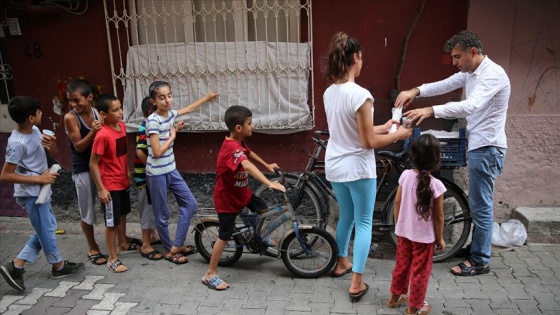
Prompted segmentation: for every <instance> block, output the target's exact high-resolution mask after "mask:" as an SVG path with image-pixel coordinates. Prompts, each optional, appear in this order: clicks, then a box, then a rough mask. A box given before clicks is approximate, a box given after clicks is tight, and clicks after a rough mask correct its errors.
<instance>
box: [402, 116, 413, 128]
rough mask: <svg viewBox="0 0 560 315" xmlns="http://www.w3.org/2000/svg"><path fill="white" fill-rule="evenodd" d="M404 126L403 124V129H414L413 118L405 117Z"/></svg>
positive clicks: (403, 119)
mask: <svg viewBox="0 0 560 315" xmlns="http://www.w3.org/2000/svg"><path fill="white" fill-rule="evenodd" d="M402 124H403V127H405V128H406V129H410V128H412V118H408V117H403V118H402Z"/></svg>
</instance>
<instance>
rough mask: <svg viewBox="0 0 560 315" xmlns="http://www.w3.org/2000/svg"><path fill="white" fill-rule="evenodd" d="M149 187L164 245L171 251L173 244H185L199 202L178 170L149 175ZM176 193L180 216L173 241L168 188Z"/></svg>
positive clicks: (157, 226) (157, 227)
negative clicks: (170, 232)
mask: <svg viewBox="0 0 560 315" xmlns="http://www.w3.org/2000/svg"><path fill="white" fill-rule="evenodd" d="M146 179H147V180H148V189H149V190H150V196H151V197H152V208H153V209H154V219H155V223H156V229H157V231H158V234H159V237H160V239H161V242H162V243H163V247H164V248H165V250H166V251H170V250H171V247H173V246H177V247H179V246H183V245H185V239H186V238H187V231H188V230H189V225H190V224H191V219H192V217H193V215H194V212H195V211H196V207H197V202H196V199H195V198H194V196H193V194H192V193H191V191H190V189H189V187H188V186H187V183H185V180H184V179H183V178H182V177H181V175H180V174H179V172H178V171H177V170H173V171H171V172H169V173H167V174H163V175H155V176H147V177H146ZM168 188H169V190H170V191H171V192H172V193H173V195H175V200H177V204H178V206H179V217H178V219H177V230H176V231H175V240H174V241H173V243H172V242H171V236H170V235H169V206H168V205H167V189H168Z"/></svg>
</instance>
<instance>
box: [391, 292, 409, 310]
mask: <svg viewBox="0 0 560 315" xmlns="http://www.w3.org/2000/svg"><path fill="white" fill-rule="evenodd" d="M406 301H408V295H406V294H403V295H401V296H399V298H398V299H397V300H396V301H395V302H390V301H389V300H387V302H385V305H386V306H387V307H388V308H397V307H399V306H401V305H402V304H404V303H405V302H406Z"/></svg>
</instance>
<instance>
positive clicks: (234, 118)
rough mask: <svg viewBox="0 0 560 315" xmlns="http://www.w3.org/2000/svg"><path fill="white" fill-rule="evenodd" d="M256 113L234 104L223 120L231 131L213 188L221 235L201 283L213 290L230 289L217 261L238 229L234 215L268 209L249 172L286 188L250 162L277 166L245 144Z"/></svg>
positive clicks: (250, 132) (219, 156)
mask: <svg viewBox="0 0 560 315" xmlns="http://www.w3.org/2000/svg"><path fill="white" fill-rule="evenodd" d="M252 116H253V113H252V112H251V111H250V110H249V109H248V108H247V107H244V106H231V107H230V108H228V109H227V110H226V113H225V117H224V121H225V123H226V126H227V128H228V130H229V136H226V138H225V139H224V142H223V143H222V147H221V148H220V152H219V153H218V162H217V165H216V186H215V187H214V206H215V208H216V212H217V213H218V220H219V236H218V240H216V243H215V244H214V248H213V252H212V258H211V259H210V264H209V265H208V270H207V271H206V274H205V275H204V276H203V277H202V283H203V284H204V285H206V286H208V287H209V288H211V289H214V290H217V291H222V290H226V289H227V288H229V286H230V285H229V283H226V282H225V281H223V280H222V279H220V277H219V276H218V270H217V269H218V262H219V260H220V256H221V255H222V251H223V250H224V247H225V245H226V242H227V240H228V239H230V238H231V236H232V234H233V232H234V230H235V218H236V217H237V214H238V213H239V212H240V211H241V210H242V209H243V208H245V207H247V208H249V209H250V210H251V211H253V212H257V213H262V212H264V211H266V209H267V205H266V203H265V202H264V201H263V200H262V199H260V198H258V197H257V196H255V195H254V194H253V192H252V191H251V189H249V187H248V186H247V185H248V184H249V174H251V175H252V176H253V177H255V178H256V179H257V180H259V181H260V182H262V183H263V184H265V185H267V186H268V187H269V188H272V189H277V190H280V191H286V189H285V188H284V186H282V184H280V183H278V182H271V181H270V180H268V178H266V176H264V174H263V173H262V172H261V171H260V170H259V169H258V168H257V167H256V166H255V164H253V163H252V162H251V161H249V158H250V159H252V160H253V161H256V162H258V163H259V164H261V165H262V166H264V167H265V168H266V169H268V170H269V171H271V172H273V171H274V169H275V168H277V167H278V165H277V164H276V163H272V164H268V163H266V162H265V161H264V160H263V159H261V158H260V157H259V156H258V155H257V154H256V153H255V152H254V151H251V149H250V148H249V146H247V144H246V143H245V138H246V137H250V136H251V134H252V133H253V119H252Z"/></svg>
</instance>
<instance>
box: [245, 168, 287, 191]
mask: <svg viewBox="0 0 560 315" xmlns="http://www.w3.org/2000/svg"><path fill="white" fill-rule="evenodd" d="M241 165H242V166H243V168H244V169H245V170H246V171H247V173H249V174H251V176H253V177H254V178H256V179H257V180H258V181H259V182H261V183H263V184H265V185H266V187H268V188H272V189H276V190H280V191H282V192H285V191H286V188H285V187H284V186H283V185H282V184H280V183H279V182H272V181H270V180H269V179H268V178H266V176H264V174H263V173H262V172H261V171H260V170H259V168H258V167H256V166H255V164H253V163H251V161H249V160H244V161H242V162H241Z"/></svg>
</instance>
